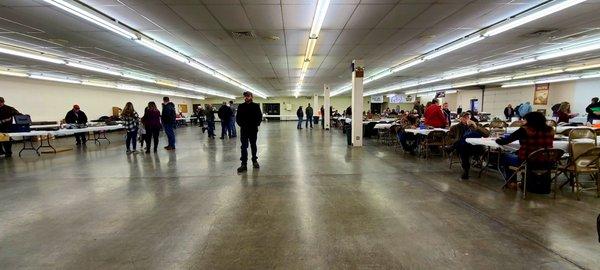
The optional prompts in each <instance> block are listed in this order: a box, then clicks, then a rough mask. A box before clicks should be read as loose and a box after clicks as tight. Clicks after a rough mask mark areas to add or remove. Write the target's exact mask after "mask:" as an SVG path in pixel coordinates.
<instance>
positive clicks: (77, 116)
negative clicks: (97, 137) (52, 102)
mask: <svg viewBox="0 0 600 270" xmlns="http://www.w3.org/2000/svg"><path fill="white" fill-rule="evenodd" d="M87 122H88V118H87V116H86V115H85V113H84V112H83V111H81V110H80V108H79V105H77V104H75V105H73V109H72V110H70V111H69V112H67V115H66V116H65V123H67V124H72V125H76V126H84V125H85V124H87ZM75 141H77V143H76V144H77V145H81V144H85V143H86V141H87V140H86V138H85V132H79V133H75Z"/></svg>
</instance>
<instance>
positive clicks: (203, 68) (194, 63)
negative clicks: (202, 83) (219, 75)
mask: <svg viewBox="0 0 600 270" xmlns="http://www.w3.org/2000/svg"><path fill="white" fill-rule="evenodd" d="M188 65H190V66H192V67H193V68H195V69H197V70H200V71H202V72H204V73H208V74H210V75H213V74H214V73H215V70H213V69H211V68H209V67H207V66H205V65H203V64H201V63H198V62H197V61H196V60H192V61H190V62H188Z"/></svg>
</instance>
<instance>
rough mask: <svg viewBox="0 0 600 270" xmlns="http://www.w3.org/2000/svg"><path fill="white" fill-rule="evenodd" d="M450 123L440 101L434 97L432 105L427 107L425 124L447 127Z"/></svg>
mask: <svg viewBox="0 0 600 270" xmlns="http://www.w3.org/2000/svg"><path fill="white" fill-rule="evenodd" d="M448 124H449V123H448V122H447V120H446V115H445V114H444V111H442V107H440V101H439V100H438V99H437V98H434V99H433V100H432V101H431V105H429V106H427V108H425V125H427V126H430V127H434V128H445V127H446V126H448Z"/></svg>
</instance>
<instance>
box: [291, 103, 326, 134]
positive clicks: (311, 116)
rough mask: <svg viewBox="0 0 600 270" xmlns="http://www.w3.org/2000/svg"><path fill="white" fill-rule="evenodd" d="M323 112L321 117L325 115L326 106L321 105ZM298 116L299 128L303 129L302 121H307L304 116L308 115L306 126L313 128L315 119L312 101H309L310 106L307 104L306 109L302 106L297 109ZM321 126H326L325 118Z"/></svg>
mask: <svg viewBox="0 0 600 270" xmlns="http://www.w3.org/2000/svg"><path fill="white" fill-rule="evenodd" d="M330 111H332V108H330ZM320 112H321V117H322V118H323V117H324V115H325V107H324V106H321V109H320ZM296 116H297V117H298V125H297V127H296V128H297V129H302V123H303V122H304V121H305V120H304V119H305V118H304V117H305V116H306V124H305V127H306V128H308V127H309V126H310V129H313V119H314V111H313V107H311V106H310V103H308V106H306V109H304V110H302V106H299V107H298V110H296ZM321 126H322V127H324V126H325V119H322V120H321Z"/></svg>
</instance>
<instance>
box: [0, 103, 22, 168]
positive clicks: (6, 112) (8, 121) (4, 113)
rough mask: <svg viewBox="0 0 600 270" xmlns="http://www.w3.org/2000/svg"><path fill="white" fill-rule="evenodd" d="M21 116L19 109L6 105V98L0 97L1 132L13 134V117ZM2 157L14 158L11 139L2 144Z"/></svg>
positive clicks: (0, 150) (0, 146)
mask: <svg viewBox="0 0 600 270" xmlns="http://www.w3.org/2000/svg"><path fill="white" fill-rule="evenodd" d="M20 114H21V113H19V111H17V109H15V108H13V107H11V106H8V105H6V104H4V98H3V97H0V132H1V133H8V132H11V129H12V122H13V117H14V116H15V115H20ZM0 155H4V157H6V158H9V157H12V142H11V141H10V139H9V140H8V141H5V142H0Z"/></svg>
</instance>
